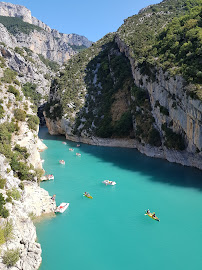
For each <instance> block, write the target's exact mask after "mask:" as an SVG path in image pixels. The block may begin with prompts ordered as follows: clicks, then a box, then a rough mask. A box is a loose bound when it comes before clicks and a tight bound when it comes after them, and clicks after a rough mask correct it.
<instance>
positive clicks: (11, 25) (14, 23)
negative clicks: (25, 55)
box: [0, 16, 42, 36]
mask: <svg viewBox="0 0 202 270" xmlns="http://www.w3.org/2000/svg"><path fill="white" fill-rule="evenodd" d="M0 23H2V24H3V25H4V26H5V27H6V28H7V30H8V31H9V32H10V33H11V34H13V35H14V36H15V35H17V34H19V33H24V34H27V35H28V34H29V33H30V32H32V31H34V30H37V31H41V30H42V28H40V27H39V26H36V25H33V24H30V23H27V22H24V21H23V20H22V19H21V18H18V17H7V16H0Z"/></svg>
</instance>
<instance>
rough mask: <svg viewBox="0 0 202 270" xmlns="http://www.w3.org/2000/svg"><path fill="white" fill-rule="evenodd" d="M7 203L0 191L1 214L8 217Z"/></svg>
mask: <svg viewBox="0 0 202 270" xmlns="http://www.w3.org/2000/svg"><path fill="white" fill-rule="evenodd" d="M5 204H6V202H5V199H4V197H3V195H2V194H1V193H0V216H1V217H3V218H7V217H8V216H9V211H8V210H7V209H6V208H5V207H4V205H5Z"/></svg>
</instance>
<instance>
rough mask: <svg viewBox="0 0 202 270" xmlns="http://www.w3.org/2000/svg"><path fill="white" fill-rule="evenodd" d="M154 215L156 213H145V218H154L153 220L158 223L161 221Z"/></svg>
mask: <svg viewBox="0 0 202 270" xmlns="http://www.w3.org/2000/svg"><path fill="white" fill-rule="evenodd" d="M154 214H155V212H153V213H149V214H147V213H145V216H148V217H150V218H152V219H154V220H156V221H160V219H159V218H158V217H157V216H156V215H155V216H153V215H154Z"/></svg>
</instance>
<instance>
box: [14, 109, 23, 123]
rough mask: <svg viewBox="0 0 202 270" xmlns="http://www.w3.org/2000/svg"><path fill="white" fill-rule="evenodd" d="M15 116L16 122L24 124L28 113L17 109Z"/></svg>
mask: <svg viewBox="0 0 202 270" xmlns="http://www.w3.org/2000/svg"><path fill="white" fill-rule="evenodd" d="M14 116H15V119H16V120H18V121H22V122H24V121H25V118H26V112H25V111H23V110H21V109H15V111H14Z"/></svg>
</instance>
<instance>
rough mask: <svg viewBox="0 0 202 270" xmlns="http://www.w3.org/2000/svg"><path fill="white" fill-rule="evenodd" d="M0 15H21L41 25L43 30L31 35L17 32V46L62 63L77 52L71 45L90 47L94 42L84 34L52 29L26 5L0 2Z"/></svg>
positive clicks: (33, 32) (28, 21) (24, 19)
mask: <svg viewBox="0 0 202 270" xmlns="http://www.w3.org/2000/svg"><path fill="white" fill-rule="evenodd" d="M0 16H9V17H20V18H22V20H23V21H24V22H27V23H30V24H33V25H36V26H38V27H40V28H41V31H40V30H39V31H37V30H34V31H32V32H30V34H29V35H26V34H23V33H20V34H17V35H16V36H15V38H16V41H17V46H18V47H27V48H29V49H31V50H32V51H34V52H35V53H36V54H42V55H43V56H44V57H46V58H48V59H50V60H52V61H56V62H58V63H60V64H62V63H64V62H66V61H67V60H68V59H69V58H70V57H71V56H72V55H75V54H76V53H77V51H76V50H75V49H74V47H73V48H72V47H71V46H84V47H90V46H91V45H92V42H91V41H89V40H88V39H87V38H86V37H84V36H80V35H77V34H63V33H59V31H57V30H55V29H51V28H50V27H49V26H48V25H46V24H45V23H43V22H41V21H40V20H38V19H37V18H35V17H33V16H32V15H31V11H30V10H29V9H27V8H26V7H24V6H20V5H14V4H10V3H5V2H0ZM0 33H1V32H0ZM6 44H7V43H6ZM12 47H13V46H12Z"/></svg>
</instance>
